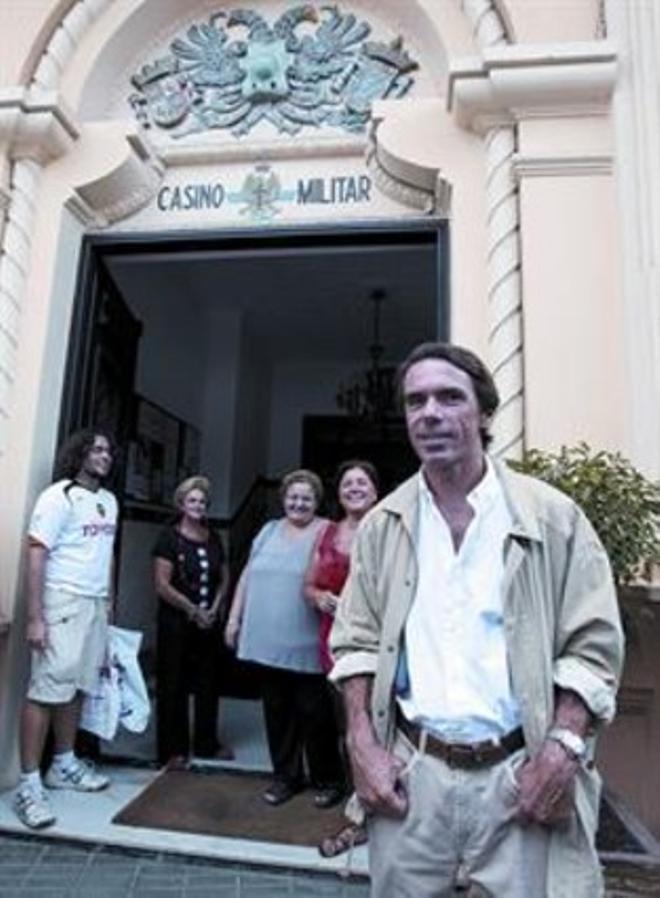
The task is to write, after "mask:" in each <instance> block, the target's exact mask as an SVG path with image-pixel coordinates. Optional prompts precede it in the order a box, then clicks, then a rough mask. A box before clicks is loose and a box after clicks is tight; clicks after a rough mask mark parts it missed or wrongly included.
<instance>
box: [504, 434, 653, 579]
mask: <svg viewBox="0 0 660 898" xmlns="http://www.w3.org/2000/svg"><path fill="white" fill-rule="evenodd" d="M512 467H514V468H515V469H516V470H518V471H522V472H523V473H525V474H531V475H532V476H533V477H538V478H539V479H540V480H544V481H546V483H549V484H551V485H552V486H554V487H556V488H557V489H559V490H561V491H562V492H564V493H566V494H567V495H569V496H570V497H571V498H572V499H574V500H575V502H577V504H578V505H579V506H580V507H581V508H582V510H583V511H584V513H585V514H586V516H587V517H588V518H589V520H590V521H591V523H592V525H593V527H594V529H595V530H596V532H597V533H598V535H599V537H600V539H601V541H602V543H603V545H604V546H605V551H606V552H607V554H608V555H609V558H610V563H611V565H612V571H613V573H614V579H615V581H616V582H617V584H619V585H623V584H627V583H630V582H631V581H633V580H636V579H639V578H643V579H647V580H648V579H649V576H650V570H651V565H653V564H658V563H659V562H660V531H659V524H660V484H658V483H653V482H652V481H650V480H648V479H647V478H646V477H644V476H643V475H642V474H640V472H639V471H637V470H636V468H634V467H633V465H632V464H631V463H630V461H628V459H626V458H624V456H622V455H621V454H619V453H618V452H594V451H593V450H592V449H591V448H590V447H589V446H588V445H587V444H586V443H579V444H578V445H577V446H572V447H566V446H563V447H562V448H561V450H560V451H559V452H557V453H552V452H542V451H540V450H538V449H532V450H530V451H528V452H527V453H525V456H524V457H523V460H522V461H521V462H515V463H513V464H512Z"/></svg>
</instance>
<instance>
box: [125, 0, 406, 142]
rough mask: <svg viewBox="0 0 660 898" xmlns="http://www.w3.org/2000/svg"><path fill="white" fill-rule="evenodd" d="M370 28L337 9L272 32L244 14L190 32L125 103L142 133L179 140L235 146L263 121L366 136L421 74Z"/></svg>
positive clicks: (285, 21) (293, 14)
mask: <svg viewBox="0 0 660 898" xmlns="http://www.w3.org/2000/svg"><path fill="white" fill-rule="evenodd" d="M370 35H371V26H370V25H369V24H368V23H367V22H364V21H359V20H358V19H357V18H356V17H355V16H354V15H353V14H351V13H343V12H341V11H340V10H339V8H338V7H336V6H324V7H321V8H320V9H318V8H317V7H315V6H312V5H310V4H306V5H303V6H295V7H293V8H292V9H290V10H288V11H287V12H286V13H284V14H283V15H281V16H280V17H279V18H278V19H277V20H276V21H275V22H274V24H272V25H270V24H269V23H268V22H267V21H266V20H265V19H264V17H263V16H261V15H259V14H258V13H256V12H254V11H252V10H249V9H235V10H233V11H231V12H219V13H217V14H216V15H213V16H211V18H210V20H209V22H208V23H203V24H199V25H192V26H191V27H190V28H189V29H188V31H187V32H186V36H185V38H177V39H176V40H174V41H173V42H172V43H171V44H170V48H169V49H170V52H169V53H168V54H167V55H166V56H163V57H161V58H159V59H156V60H155V61H154V62H152V63H148V64H146V65H145V66H143V67H142V69H141V70H140V71H139V72H137V73H136V74H135V75H134V76H133V77H132V78H131V83H132V84H133V86H134V88H135V89H136V93H133V94H132V95H131V96H130V97H129V101H130V104H131V106H132V107H133V109H134V111H135V114H136V116H137V118H138V121H139V122H140V123H141V125H142V126H143V127H144V128H159V129H164V130H166V131H167V132H168V133H169V134H171V135H172V136H173V137H183V136H185V135H186V134H192V133H195V132H199V131H206V130H209V129H213V128H225V129H229V130H231V132H232V133H233V134H234V135H236V136H237V137H239V136H242V135H245V134H248V133H249V132H250V130H251V129H252V128H254V126H255V125H257V124H258V123H260V122H262V121H268V122H270V123H271V124H272V125H274V126H275V128H277V130H278V131H280V132H284V133H287V134H296V133H297V132H298V131H300V129H301V128H303V127H305V126H310V127H320V126H321V125H329V126H334V127H338V128H342V129H344V130H345V131H349V132H362V131H364V130H365V129H366V126H367V123H368V121H369V118H370V116H371V105H372V103H373V102H374V100H379V99H385V98H386V97H401V96H403V95H404V94H405V93H407V92H408V91H409V90H410V88H411V87H412V85H413V83H414V79H413V77H412V75H411V72H413V71H414V70H415V69H416V68H417V67H418V66H417V63H416V62H415V61H414V60H412V59H411V58H410V56H409V55H408V53H407V52H406V51H405V50H404V49H403V39H402V38H400V37H399V38H397V39H396V40H394V41H393V42H392V43H389V44H388V43H379V42H377V41H373V40H368V39H367V38H369V37H370Z"/></svg>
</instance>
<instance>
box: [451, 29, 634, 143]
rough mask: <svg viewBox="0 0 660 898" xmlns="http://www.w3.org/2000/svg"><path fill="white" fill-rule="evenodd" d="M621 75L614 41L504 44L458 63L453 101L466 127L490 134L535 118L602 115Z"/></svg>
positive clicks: (454, 110) (454, 69)
mask: <svg viewBox="0 0 660 898" xmlns="http://www.w3.org/2000/svg"><path fill="white" fill-rule="evenodd" d="M616 77H617V53H616V48H615V47H614V45H613V44H612V43H611V42H609V41H583V42H577V41H576V42H574V43H570V44H538V45H537V44H511V45H500V46H495V47H490V48H488V49H484V50H483V51H482V53H481V54H480V55H479V56H474V57H469V58H464V59H458V60H455V62H454V63H452V65H451V66H450V72H449V92H448V98H447V102H448V108H449V110H450V112H452V113H453V115H454V117H455V119H456V121H457V122H458V124H459V125H461V127H463V128H465V129H467V130H471V131H475V132H477V133H480V134H485V133H486V132H487V131H489V130H490V129H491V128H496V127H501V126H503V125H515V124H516V123H518V122H520V121H522V120H524V119H529V118H555V117H560V116H583V115H602V114H603V113H604V112H606V111H607V110H608V109H609V106H610V103H611V99H612V94H613V91H614V86H615V83H616Z"/></svg>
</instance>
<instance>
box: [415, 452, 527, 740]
mask: <svg viewBox="0 0 660 898" xmlns="http://www.w3.org/2000/svg"><path fill="white" fill-rule="evenodd" d="M419 490H420V502H419V529H418V539H417V557H418V563H419V579H418V582H417V590H416V593H415V598H414V602H413V606H412V609H411V612H410V615H409V617H408V621H407V623H406V628H405V638H406V655H407V664H408V675H409V682H410V692H409V694H408V695H406V696H400V697H399V703H400V707H401V710H402V711H403V713H404V715H405V717H406V718H407V719H408V720H410V721H414V722H416V723H418V724H420V725H422V726H424V727H426V728H428V729H429V730H430V731H431V732H433V733H435V734H436V735H437V736H439V737H440V738H442V739H444V740H446V741H448V742H478V741H481V740H484V739H497V738H499V737H501V736H503V735H505V734H506V733H508V732H509V731H510V730H512V729H515V728H516V727H517V726H519V725H520V712H519V708H518V703H517V702H516V700H515V698H514V696H513V694H512V692H511V680H510V673H509V665H508V662H507V649H506V641H505V635H504V623H503V618H502V582H503V574H504V551H503V550H504V540H505V537H506V534H507V533H508V531H509V528H510V524H511V519H510V515H509V511H508V509H507V506H506V502H505V500H504V496H503V493H502V489H501V487H500V484H499V482H498V480H497V476H496V474H495V471H494V470H493V467H492V465H491V464H490V462H487V469H486V473H485V474H484V477H483V478H482V479H481V481H480V482H479V483H478V484H477V486H476V487H475V488H474V489H473V490H472V492H471V493H470V494H469V496H468V497H467V500H468V502H469V503H470V505H471V506H472V508H473V509H474V517H473V518H472V520H471V521H470V524H469V526H468V528H467V531H466V533H465V536H464V537H463V541H462V543H461V545H460V548H459V550H458V552H457V551H456V550H455V548H454V545H453V542H452V538H451V533H450V530H449V527H448V525H447V522H446V520H445V519H444V517H443V516H442V514H441V512H440V510H439V509H438V507H437V505H436V503H435V500H434V498H433V495H432V493H431V491H430V490H429V488H428V486H427V483H426V479H425V477H424V475H423V473H422V472H420V475H419Z"/></svg>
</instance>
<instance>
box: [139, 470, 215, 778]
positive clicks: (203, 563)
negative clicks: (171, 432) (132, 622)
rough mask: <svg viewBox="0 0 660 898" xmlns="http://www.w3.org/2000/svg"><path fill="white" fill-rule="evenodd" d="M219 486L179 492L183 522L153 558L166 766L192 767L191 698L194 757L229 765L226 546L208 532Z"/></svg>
mask: <svg viewBox="0 0 660 898" xmlns="http://www.w3.org/2000/svg"><path fill="white" fill-rule="evenodd" d="M210 493H211V484H210V482H209V481H208V479H207V478H206V477H201V476H196V477H188V478H187V479H186V480H184V481H183V482H182V483H180V484H179V486H178V487H177V488H176V491H175V493H174V505H175V508H176V517H175V519H174V521H173V522H172V523H171V524H169V525H168V526H166V527H164V528H163V530H162V531H161V533H160V534H159V536H158V539H157V541H156V545H155V546H154V548H153V551H152V555H153V559H154V581H155V587H156V593H157V595H158V599H159V601H158V643H157V656H158V658H157V678H158V680H157V690H156V712H157V742H158V760H159V762H160V763H161V764H170V765H172V766H183V765H185V763H186V761H187V759H188V757H189V755H190V754H191V746H190V744H189V732H190V721H189V719H188V695H189V693H192V695H193V698H194V726H193V740H192V753H193V754H194V755H196V756H197V757H204V758H207V757H215V758H223V759H225V760H229V759H231V758H232V757H233V755H232V752H231V750H230V749H228V748H227V747H225V746H222V745H221V744H220V743H219V742H218V741H217V734H216V731H217V718H218V670H217V664H218V635H217V627H216V622H217V619H218V612H219V609H220V604H221V602H222V598H223V590H224V588H225V586H226V583H227V570H226V565H225V559H224V552H223V549H222V544H221V542H220V539H219V538H218V536H217V534H215V533H214V532H213V531H212V530H211V529H210V528H209V525H208V521H207V519H206V511H207V508H208V505H209V501H210Z"/></svg>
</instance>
